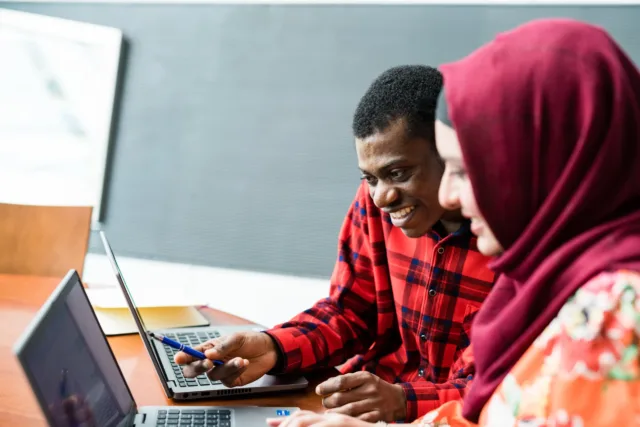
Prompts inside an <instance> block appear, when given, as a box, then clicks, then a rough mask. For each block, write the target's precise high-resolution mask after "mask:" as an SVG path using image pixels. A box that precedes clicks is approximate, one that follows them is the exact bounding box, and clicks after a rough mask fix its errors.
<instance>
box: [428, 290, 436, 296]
mask: <svg viewBox="0 0 640 427" xmlns="http://www.w3.org/2000/svg"><path fill="white" fill-rule="evenodd" d="M429 296H430V297H435V296H436V290H435V289H433V288H431V289H429Z"/></svg>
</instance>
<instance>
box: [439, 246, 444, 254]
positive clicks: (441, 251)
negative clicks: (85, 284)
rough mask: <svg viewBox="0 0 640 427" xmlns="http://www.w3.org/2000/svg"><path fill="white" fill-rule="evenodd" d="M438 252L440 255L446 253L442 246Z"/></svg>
mask: <svg viewBox="0 0 640 427" xmlns="http://www.w3.org/2000/svg"><path fill="white" fill-rule="evenodd" d="M438 253H439V254H440V255H442V254H443V253H444V248H443V247H442V246H440V247H439V248H438Z"/></svg>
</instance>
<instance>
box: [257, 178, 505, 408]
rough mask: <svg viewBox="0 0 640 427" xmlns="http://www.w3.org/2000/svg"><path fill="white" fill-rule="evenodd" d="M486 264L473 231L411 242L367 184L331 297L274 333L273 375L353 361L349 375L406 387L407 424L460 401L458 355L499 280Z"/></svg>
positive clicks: (467, 367)
mask: <svg viewBox="0 0 640 427" xmlns="http://www.w3.org/2000/svg"><path fill="white" fill-rule="evenodd" d="M438 229H441V230H438ZM441 236H445V237H441ZM487 262H488V259H487V258H486V257H484V256H483V255H482V254H480V253H479V252H478V251H477V248H476V246H475V238H474V237H472V235H471V233H470V231H469V226H468V224H466V225H464V226H463V227H461V229H460V230H458V231H457V232H455V233H453V234H449V235H447V233H446V231H444V229H442V226H441V225H440V224H438V226H436V227H434V229H433V230H432V231H430V232H429V233H427V235H425V236H423V237H420V238H417V239H411V238H408V237H406V236H405V235H404V234H403V233H402V231H401V230H400V229H399V228H397V227H394V226H393V225H392V224H391V221H390V218H389V215H388V214H385V213H381V211H380V210H379V209H378V208H377V207H376V206H375V205H374V204H373V200H371V198H370V197H369V192H368V186H367V185H366V183H363V184H362V185H361V186H360V188H359V190H358V193H357V194H356V198H355V200H354V201H353V203H352V205H351V208H350V209H349V212H348V215H347V217H346V219H345V221H344V224H343V226H342V229H341V231H340V238H339V256H338V261H337V263H336V266H335V269H334V272H333V275H332V278H331V291H330V295H329V297H328V298H326V299H323V300H321V301H319V302H318V303H316V304H315V305H314V306H313V307H311V308H310V309H309V310H307V311H305V312H303V313H301V314H299V315H298V316H296V317H295V318H293V319H292V320H290V321H289V322H286V323H284V324H282V325H279V326H277V327H275V328H273V329H271V330H269V331H268V333H269V335H271V336H272V337H273V338H274V339H275V341H276V342H277V344H278V345H279V347H280V350H281V360H280V366H278V367H277V368H276V370H275V372H279V373H285V372H286V373H289V372H300V371H303V372H304V371H308V370H312V369H315V368H320V367H330V366H338V365H340V364H342V363H344V362H345V361H347V360H348V359H349V360H348V361H347V362H346V363H345V364H344V366H343V367H342V369H341V370H342V372H343V373H346V372H353V371H357V370H367V371H370V372H372V373H374V374H376V375H378V376H379V377H380V378H382V379H383V380H385V381H388V382H391V383H399V384H401V385H402V387H403V388H404V391H405V394H406V397H407V418H406V419H405V420H404V421H412V420H414V419H415V418H417V417H419V416H421V415H424V414H425V413H427V412H428V411H430V410H432V409H434V408H436V407H438V406H440V405H441V404H442V403H444V402H446V401H450V400H457V399H461V398H462V396H463V395H464V392H465V388H466V386H467V385H468V383H469V381H470V380H471V377H472V375H473V363H472V362H471V361H469V360H465V359H463V358H462V357H461V355H462V352H463V350H464V349H465V348H466V347H467V346H468V345H469V330H470V326H471V320H472V318H473V316H474V315H475V313H476V311H477V310H478V308H480V304H481V303H482V301H483V300H484V299H485V297H486V296H487V294H488V293H489V290H490V289H491V286H492V285H493V281H494V273H493V272H491V271H490V270H489V269H488V267H487Z"/></svg>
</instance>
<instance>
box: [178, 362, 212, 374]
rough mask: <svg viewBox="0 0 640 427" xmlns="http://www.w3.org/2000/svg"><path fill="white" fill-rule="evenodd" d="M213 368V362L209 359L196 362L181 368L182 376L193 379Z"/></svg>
mask: <svg viewBox="0 0 640 427" xmlns="http://www.w3.org/2000/svg"><path fill="white" fill-rule="evenodd" d="M212 368H213V362H212V361H211V360H209V359H205V360H196V361H195V362H192V363H190V364H188V365H185V366H184V367H183V368H182V374H183V375H184V376H185V377H186V378H195V377H197V376H198V375H202V374H204V373H206V372H208V371H210V370H211V369H212Z"/></svg>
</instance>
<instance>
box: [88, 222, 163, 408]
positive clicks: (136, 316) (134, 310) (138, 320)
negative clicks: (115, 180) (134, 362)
mask: <svg viewBox="0 0 640 427" xmlns="http://www.w3.org/2000/svg"><path fill="white" fill-rule="evenodd" d="M100 239H102V245H103V246H104V250H105V252H106V254H107V258H108V259H109V263H110V264H111V267H112V269H113V273H114V274H115V276H116V279H117V280H118V285H119V286H120V288H121V289H122V293H123V294H124V298H125V300H126V302H127V306H128V307H129V311H130V312H131V315H132V316H133V320H134V322H135V324H136V327H137V328H138V332H139V333H140V338H142V343H143V344H144V346H145V347H146V349H147V353H149V357H150V358H151V362H152V363H153V367H154V368H155V370H156V372H157V373H158V375H159V376H160V378H162V379H163V381H160V383H161V384H162V387H163V388H164V392H165V394H166V395H167V396H171V391H170V390H169V389H168V387H167V383H166V381H167V377H166V374H165V373H164V371H163V370H162V367H161V366H162V365H161V362H160V360H159V359H158V357H157V355H156V352H155V351H154V349H153V345H152V344H151V339H150V338H149V336H148V335H147V328H146V326H145V325H144V321H143V320H142V316H141V315H140V311H139V310H138V307H136V305H135V303H134V301H133V296H132V295H131V292H130V291H129V288H128V287H127V283H126V282H125V281H124V277H123V276H122V272H121V271H120V267H119V266H118V262H117V261H116V256H115V255H114V253H113V249H111V245H110V244H109V240H108V239H107V235H106V234H105V233H104V231H102V230H101V231H100Z"/></svg>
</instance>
